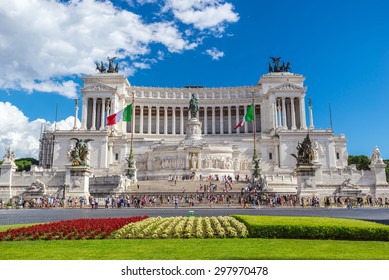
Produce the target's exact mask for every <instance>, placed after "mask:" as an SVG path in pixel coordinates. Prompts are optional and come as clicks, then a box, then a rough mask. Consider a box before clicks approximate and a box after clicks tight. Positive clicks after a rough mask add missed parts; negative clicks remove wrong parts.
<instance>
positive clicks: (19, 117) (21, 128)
mask: <svg viewBox="0 0 389 280" xmlns="http://www.w3.org/2000/svg"><path fill="white" fill-rule="evenodd" d="M0 112H1V114H0V159H2V157H3V155H4V154H5V151H6V149H8V148H9V147H12V149H13V150H14V152H15V155H16V157H17V158H24V157H33V158H36V159H38V158H39V139H40V133H41V130H42V127H43V126H51V127H52V128H54V124H51V123H50V122H47V121H45V120H43V119H36V120H34V121H29V119H28V118H27V117H26V116H25V115H24V113H23V112H22V111H20V109H19V108H17V107H16V106H14V105H12V104H11V103H9V102H0ZM73 126H74V117H68V118H67V119H65V120H62V121H59V122H57V126H56V128H57V129H58V130H69V129H72V128H73ZM79 126H80V121H79V120H77V127H79Z"/></svg>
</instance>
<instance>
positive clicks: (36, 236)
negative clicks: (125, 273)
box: [0, 216, 148, 241]
mask: <svg viewBox="0 0 389 280" xmlns="http://www.w3.org/2000/svg"><path fill="white" fill-rule="evenodd" d="M146 218H148V216H142V217H140V216H138V217H130V218H107V219H77V220H69V221H61V222H54V223H48V224H40V225H34V226H29V227H22V228H16V229H9V230H7V231H4V232H0V241H13V240H66V239H69V240H73V239H104V238H109V236H110V234H111V233H112V232H113V231H115V230H118V229H120V228H122V227H123V226H125V225H127V224H129V223H134V222H138V221H141V220H144V219H146Z"/></svg>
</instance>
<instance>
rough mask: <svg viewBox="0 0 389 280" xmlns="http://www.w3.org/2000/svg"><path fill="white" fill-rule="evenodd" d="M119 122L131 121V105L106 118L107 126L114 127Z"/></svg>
mask: <svg viewBox="0 0 389 280" xmlns="http://www.w3.org/2000/svg"><path fill="white" fill-rule="evenodd" d="M120 121H124V122H131V121H132V103H131V104H130V105H127V107H126V108H124V109H123V110H120V111H119V112H117V113H115V114H112V115H109V116H108V117H107V125H115V124H117V123H118V122H120Z"/></svg>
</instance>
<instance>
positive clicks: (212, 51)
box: [205, 47, 224, 60]
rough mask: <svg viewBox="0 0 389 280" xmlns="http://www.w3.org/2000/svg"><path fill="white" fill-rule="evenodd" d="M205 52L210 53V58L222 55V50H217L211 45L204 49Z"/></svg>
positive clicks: (217, 57) (213, 58)
mask: <svg viewBox="0 0 389 280" xmlns="http://www.w3.org/2000/svg"><path fill="white" fill-rule="evenodd" d="M205 53H206V54H208V55H210V56H211V57H212V60H219V59H220V58H221V57H223V56H224V52H223V51H219V50H218V49H217V48H215V47H213V48H212V49H208V50H206V51H205Z"/></svg>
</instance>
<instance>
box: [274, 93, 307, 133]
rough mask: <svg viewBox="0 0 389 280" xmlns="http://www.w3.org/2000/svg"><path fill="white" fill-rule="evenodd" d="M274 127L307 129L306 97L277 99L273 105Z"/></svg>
mask: <svg viewBox="0 0 389 280" xmlns="http://www.w3.org/2000/svg"><path fill="white" fill-rule="evenodd" d="M272 110H273V116H274V127H275V128H282V129H292V130H295V129H307V125H306V116H305V101H304V97H303V96H301V97H277V98H275V99H274V101H273V104H272Z"/></svg>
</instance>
